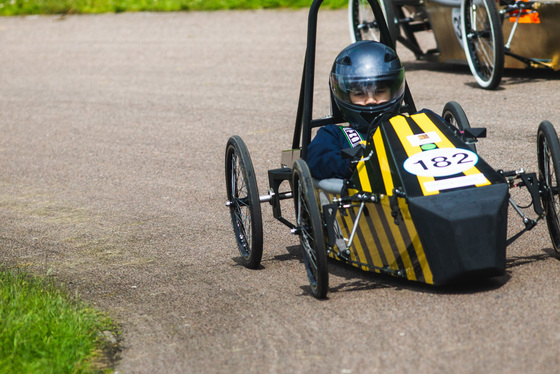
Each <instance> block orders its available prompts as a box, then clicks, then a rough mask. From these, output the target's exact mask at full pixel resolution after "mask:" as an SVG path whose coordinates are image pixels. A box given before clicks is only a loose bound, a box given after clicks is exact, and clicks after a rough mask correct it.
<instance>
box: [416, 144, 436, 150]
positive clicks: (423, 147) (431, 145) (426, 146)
mask: <svg viewBox="0 0 560 374" xmlns="http://www.w3.org/2000/svg"><path fill="white" fill-rule="evenodd" d="M420 148H422V150H423V151H429V150H430V149H434V148H436V145H435V144H433V143H432V144H422V145H421V146H420Z"/></svg>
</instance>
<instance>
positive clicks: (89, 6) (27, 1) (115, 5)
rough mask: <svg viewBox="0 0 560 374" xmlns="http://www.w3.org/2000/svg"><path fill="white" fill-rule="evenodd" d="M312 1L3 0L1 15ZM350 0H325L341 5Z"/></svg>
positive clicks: (216, 7)
mask: <svg viewBox="0 0 560 374" xmlns="http://www.w3.org/2000/svg"><path fill="white" fill-rule="evenodd" d="M311 3H312V0H0V15H2V16H14V15H29V14H82V13H108V12H115V13H120V12H138V11H152V12H170V11H187V10H222V9H271V8H307V7H309V6H310V5H311ZM347 4H348V0H324V2H323V5H324V6H326V7H328V8H341V7H344V6H346V5H347Z"/></svg>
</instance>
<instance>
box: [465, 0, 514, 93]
mask: <svg viewBox="0 0 560 374" xmlns="http://www.w3.org/2000/svg"><path fill="white" fill-rule="evenodd" d="M461 32H462V34H463V46H464V48H465V55H466V57H467V62H468V64H469V68H470V70H471V72H472V74H473V76H474V78H475V80H476V82H477V83H478V85H479V86H480V87H482V88H485V89H494V88H496V87H498V85H499V84H500V81H501V80H502V74H503V69H504V36H503V33H502V22H501V20H500V14H499V13H498V7H497V6H496V1H495V0H463V1H462V2H461Z"/></svg>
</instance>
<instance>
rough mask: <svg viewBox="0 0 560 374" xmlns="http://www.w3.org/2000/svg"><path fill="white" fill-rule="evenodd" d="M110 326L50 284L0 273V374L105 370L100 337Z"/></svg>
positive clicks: (19, 274) (15, 272) (104, 344)
mask: <svg viewBox="0 0 560 374" xmlns="http://www.w3.org/2000/svg"><path fill="white" fill-rule="evenodd" d="M113 329H114V324H113V323H112V322H111V320H110V319H109V318H108V317H107V316H105V315H103V314H102V313H100V312H99V311H96V310H95V309H93V308H91V307H89V306H87V305H85V304H84V303H83V302H81V301H79V300H77V299H76V298H71V297H69V296H68V295H67V293H66V292H64V290H63V289H61V288H59V287H56V286H55V285H54V284H53V282H52V281H49V280H44V279H41V278H37V277H34V276H31V275H29V274H26V273H24V272H21V271H19V270H9V269H6V268H4V267H0V373H5V374H11V373H14V374H16V373H17V374H25V373H41V374H43V373H45V374H48V373H90V372H99V371H103V370H110V368H107V365H106V363H104V360H103V357H102V356H103V355H102V351H103V349H104V348H107V344H108V343H107V342H105V341H104V340H102V339H101V338H100V337H99V334H100V332H101V331H105V330H113Z"/></svg>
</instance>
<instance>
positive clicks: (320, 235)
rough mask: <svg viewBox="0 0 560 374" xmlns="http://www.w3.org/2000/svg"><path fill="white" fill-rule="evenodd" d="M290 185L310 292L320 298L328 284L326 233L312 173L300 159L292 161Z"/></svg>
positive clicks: (325, 292) (324, 294)
mask: <svg viewBox="0 0 560 374" xmlns="http://www.w3.org/2000/svg"><path fill="white" fill-rule="evenodd" d="M292 186H293V190H294V191H293V192H294V203H295V211H296V220H297V228H298V230H299V235H300V242H301V246H302V248H303V260H304V263H305V269H306V270H307V276H308V278H309V284H310V285H311V292H312V294H313V296H315V297H316V298H318V299H322V298H324V297H325V296H326V295H327V291H328V287H329V273H328V269H327V252H326V247H325V234H324V231H323V222H322V219H321V211H320V209H319V200H318V197H317V193H316V192H315V189H314V188H313V180H312V179H311V173H310V172H309V167H308V166H307V164H306V163H305V161H303V160H301V159H299V160H296V162H294V167H293V172H292Z"/></svg>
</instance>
